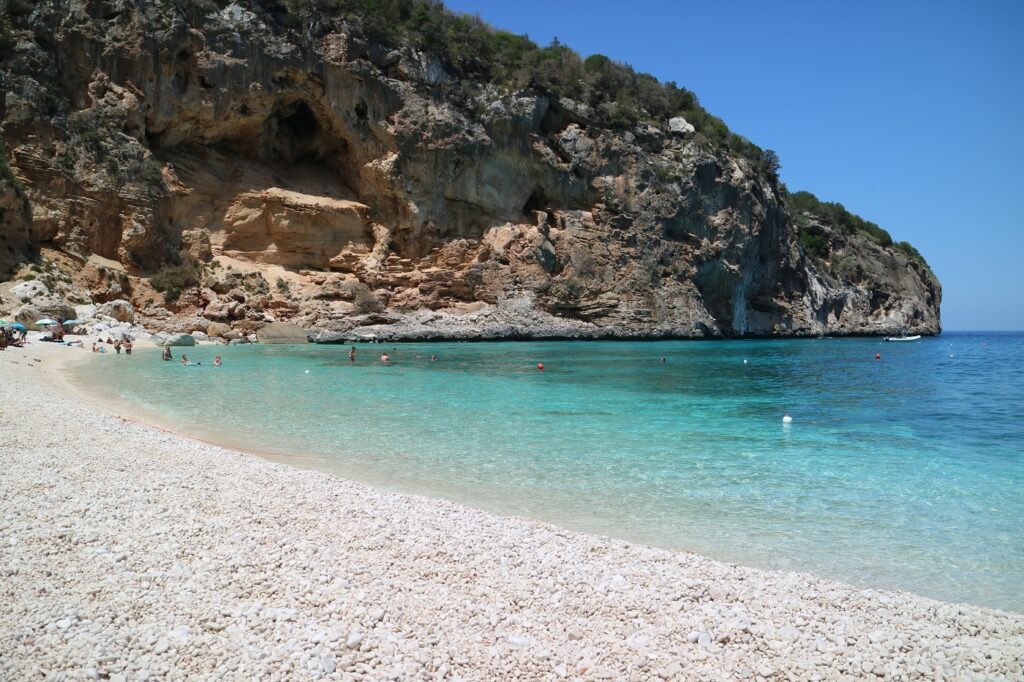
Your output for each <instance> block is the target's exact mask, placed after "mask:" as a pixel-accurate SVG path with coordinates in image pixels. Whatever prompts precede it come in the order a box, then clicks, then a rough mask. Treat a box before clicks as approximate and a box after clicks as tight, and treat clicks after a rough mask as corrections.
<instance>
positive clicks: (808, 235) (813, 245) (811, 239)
mask: <svg viewBox="0 0 1024 682" xmlns="http://www.w3.org/2000/svg"><path fill="white" fill-rule="evenodd" d="M798 234H799V239H800V245H801V246H803V247H804V252H805V253H806V254H807V255H809V256H812V257H814V258H816V259H818V260H824V259H826V258H828V256H829V253H830V252H831V248H830V247H829V245H828V240H827V239H825V237H824V236H823V235H820V234H817V233H815V232H811V231H809V230H807V229H801V230H799V232H798Z"/></svg>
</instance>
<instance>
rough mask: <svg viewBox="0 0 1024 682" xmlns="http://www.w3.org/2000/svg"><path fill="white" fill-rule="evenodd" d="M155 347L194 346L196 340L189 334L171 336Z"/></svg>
mask: <svg viewBox="0 0 1024 682" xmlns="http://www.w3.org/2000/svg"><path fill="white" fill-rule="evenodd" d="M157 345H160V346H194V345H196V338H195V337H194V336H192V335H191V334H171V335H170V336H168V337H167V338H165V339H163V340H161V341H160V343H158V344H157Z"/></svg>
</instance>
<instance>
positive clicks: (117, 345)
mask: <svg viewBox="0 0 1024 682" xmlns="http://www.w3.org/2000/svg"><path fill="white" fill-rule="evenodd" d="M103 344H106V345H109V346H113V347H114V352H115V353H117V354H118V355H120V354H121V351H122V350H123V351H124V354H125V355H131V354H132V349H133V348H134V346H133V345H132V339H131V337H125V338H124V339H117V340H114V339H112V338H110V337H109V336H108V337H107V338H106V340H104V339H103V337H102V336H101V337H100V338H99V339H97V340H96V341H95V342H94V343H93V344H92V352H93V353H106V352H107V349H106V346H104V345H103Z"/></svg>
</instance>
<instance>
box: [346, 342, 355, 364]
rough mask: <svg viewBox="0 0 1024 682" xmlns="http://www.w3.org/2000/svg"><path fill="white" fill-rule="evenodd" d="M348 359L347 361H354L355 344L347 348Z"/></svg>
mask: <svg viewBox="0 0 1024 682" xmlns="http://www.w3.org/2000/svg"><path fill="white" fill-rule="evenodd" d="M348 361H349V362H355V361H356V347H355V346H352V347H351V348H349V349H348Z"/></svg>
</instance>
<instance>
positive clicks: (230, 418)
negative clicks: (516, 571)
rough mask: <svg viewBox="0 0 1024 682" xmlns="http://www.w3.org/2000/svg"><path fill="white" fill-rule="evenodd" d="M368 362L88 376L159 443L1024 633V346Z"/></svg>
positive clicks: (677, 349)
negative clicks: (960, 614) (998, 614)
mask: <svg viewBox="0 0 1024 682" xmlns="http://www.w3.org/2000/svg"><path fill="white" fill-rule="evenodd" d="M348 348H349V347H348V346H321V345H308V346H263V345H242V346H230V347H226V346H213V345H202V346H197V347H194V348H175V349H173V351H174V357H175V360H174V361H173V362H162V361H161V359H160V352H159V351H157V350H152V349H150V350H145V349H140V350H137V351H136V352H135V354H134V355H133V356H131V357H126V356H124V355H120V356H113V355H106V356H104V357H102V358H97V359H96V361H95V362H86V363H81V364H79V365H76V366H74V367H73V368H72V369H70V370H68V371H69V373H70V377H69V378H70V379H71V380H72V381H73V382H75V383H77V384H78V385H80V386H81V387H82V389H83V390H85V391H87V392H89V393H90V394H93V395H96V396H97V397H101V398H104V399H108V400H113V401H116V402H118V403H119V404H121V405H123V406H124V407H125V410H126V411H130V412H133V413H135V414H137V415H139V416H142V417H144V418H146V419H148V420H150V421H152V422H154V423H157V424H159V425H161V426H164V427H168V428H171V429H174V430H176V431H178V432H180V433H183V434H186V435H189V436H193V437H196V438H200V439H204V440H209V441H214V442H217V443H220V444H224V445H227V446H232V447H236V448H241V449H247V450H251V451H254V452H256V453H258V454H259V455H261V456H263V457H266V458H269V459H273V460H276V461H280V462H285V463H288V464H292V465H296V466H299V467H306V468H309V469H315V470H320V471H326V472H331V473H334V474H337V475H339V476H342V477H345V478H348V479H353V480H357V481H362V482H365V483H368V484H370V485H373V486H377V487H380V488H385V489H389V490H394V491H400V492H404V493H415V494H419V495H424V496H429V497H435V498H444V499H448V500H452V501H455V502H458V503H462V504H465V505H468V506H472V507H476V508H480V509H484V510H488V511H491V512H495V513H498V514H504V515H517V516H524V517H530V518H534V519H539V520H542V521H546V522H550V523H552V524H556V525H558V526H561V527H565V528H569V529H574V530H579V531H585V532H590V533H597V534H601V535H607V536H612V537H616V538H623V539H626V540H630V541H636V542H641V543H646V544H650V545H654V546H658V547H664V548H669V549H677V550H687V551H692V552H696V553H699V554H702V555H706V556H709V557H712V558H714V559H718V560H722V561H728V562H735V563H740V564H744V565H749V566H755V567H760V568H766V569H782V570H792V571H806V572H810V573H813V574H816V575H820V576H825V577H830V578H835V579H839V580H842V581H845V582H848V583H851V584H853V585H856V586H859V587H863V588H879V589H902V590H907V591H910V592H914V593H917V594H920V595H924V596H927V597H933V598H936V599H941V600H946V601H955V602H969V603H973V604H979V605H985V606H991V607H996V608H1000V609H1005V610H1010V611H1017V612H1022V611H1024V333H973V332H972V333H966V332H964V333H945V334H942V335H941V336H938V337H933V338H924V339H922V340H920V341H917V342H907V343H885V342H884V341H882V340H881V339H875V338H820V339H805V340H749V341H747V340H737V341H664V342H661V341H659V342H625V341H620V342H581V341H564V342H495V343H416V344H359V345H357V346H356V359H355V362H350V361H349V359H348V357H347V352H348ZM384 352H386V353H388V354H389V355H390V357H391V362H390V363H388V364H386V365H385V364H383V363H382V362H381V361H380V355H381V354H382V353H384ZM181 353H185V354H187V355H188V357H189V359H190V360H191V361H192V362H193V363H194V364H192V365H190V366H182V365H181V364H180V362H179V360H180V356H181ZM216 355H220V356H221V357H222V359H223V365H222V366H220V367H214V366H213V359H214V356H216ZM432 356H436V360H435V359H432ZM198 363H201V364H198ZM538 363H541V364H543V369H539V368H538ZM786 415H789V416H790V417H791V421H789V422H786V421H784V419H783V418H784V416H786Z"/></svg>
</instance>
